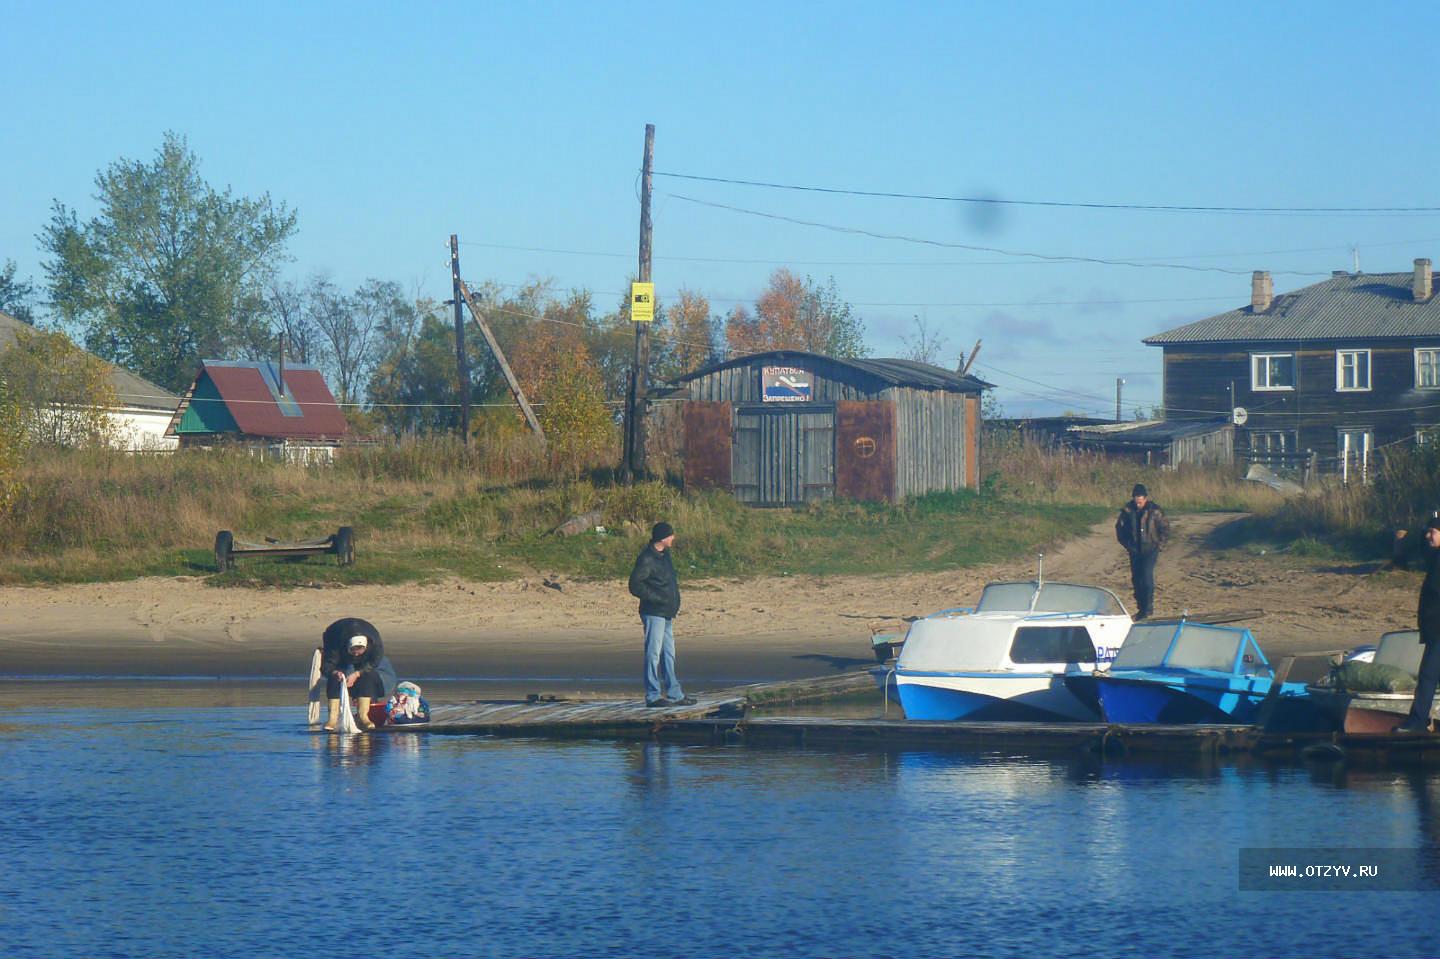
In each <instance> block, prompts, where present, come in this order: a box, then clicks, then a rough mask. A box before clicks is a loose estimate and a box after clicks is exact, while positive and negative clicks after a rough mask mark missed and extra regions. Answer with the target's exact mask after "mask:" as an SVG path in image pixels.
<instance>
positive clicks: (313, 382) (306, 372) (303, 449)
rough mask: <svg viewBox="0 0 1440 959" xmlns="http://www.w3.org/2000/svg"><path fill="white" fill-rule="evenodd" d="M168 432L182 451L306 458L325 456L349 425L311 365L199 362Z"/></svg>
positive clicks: (344, 433) (343, 434) (347, 430)
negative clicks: (236, 450)
mask: <svg viewBox="0 0 1440 959" xmlns="http://www.w3.org/2000/svg"><path fill="white" fill-rule="evenodd" d="M169 431H170V433H172V434H173V435H174V436H176V437H178V438H179V441H180V446H181V447H182V448H185V447H192V446H215V445H223V444H234V445H241V446H248V447H251V448H253V449H257V450H263V451H265V452H266V453H268V454H270V455H273V456H276V457H279V458H284V459H300V460H308V459H314V458H316V457H317V456H319V457H321V458H324V457H325V456H328V455H329V452H330V450H332V449H333V448H334V447H335V446H336V445H338V443H339V442H340V440H341V439H343V438H344V437H345V435H346V434H347V433H348V432H349V424H348V423H347V422H346V420H345V414H344V413H343V412H341V410H340V407H339V405H338V404H337V403H336V402H335V397H334V396H333V395H332V394H331V392H330V387H329V386H328V385H326V383H325V377H324V376H322V375H321V373H320V371H319V370H318V369H316V368H315V367H313V366H304V365H299V364H293V365H292V364H288V363H287V364H285V365H284V366H283V367H281V366H278V365H277V364H275V363H270V362H268V361H265V360H260V361H256V362H229V361H223V360H204V361H202V362H201V364H200V371H199V372H198V373H196V374H195V382H194V383H192V384H191V385H190V388H189V389H188V390H186V392H185V396H184V397H183V398H182V399H181V401H180V406H179V408H178V409H176V411H175V415H174V417H173V418H172V419H171V422H170V430H169Z"/></svg>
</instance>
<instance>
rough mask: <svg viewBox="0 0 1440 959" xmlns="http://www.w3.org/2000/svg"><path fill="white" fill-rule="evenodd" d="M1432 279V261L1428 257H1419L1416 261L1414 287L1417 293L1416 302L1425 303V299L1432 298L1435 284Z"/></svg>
mask: <svg viewBox="0 0 1440 959" xmlns="http://www.w3.org/2000/svg"><path fill="white" fill-rule="evenodd" d="M1430 281H1431V276H1430V261H1429V260H1427V259H1417V260H1416V261H1415V284H1414V286H1413V287H1412V289H1413V291H1414V293H1415V302H1416V303H1423V302H1424V301H1425V300H1428V299H1430V293H1431V292H1432V290H1433V285H1432V284H1431V282H1430Z"/></svg>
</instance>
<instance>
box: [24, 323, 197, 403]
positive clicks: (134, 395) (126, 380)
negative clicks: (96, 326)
mask: <svg viewBox="0 0 1440 959" xmlns="http://www.w3.org/2000/svg"><path fill="white" fill-rule="evenodd" d="M21 330H27V331H36V330H37V328H36V327H33V326H31V325H30V324H28V323H26V322H25V321H24V320H19V319H16V318H15V317H13V316H11V315H10V314H9V313H5V312H0V350H3V349H6V348H8V347H10V346H11V345H13V344H14V343H15V336H16V334H17V333H18V332H20V331H21ZM39 332H44V331H43V330H42V331H39ZM97 359H98V357H97ZM101 362H102V363H105V365H106V366H108V367H109V368H110V385H111V386H113V387H114V388H115V395H116V398H117V399H118V400H119V401H120V405H121V406H122V407H127V408H132V409H143V410H156V411H158V412H165V413H169V412H171V411H173V410H174V409H175V407H176V406H177V405H178V404H179V403H180V397H178V396H176V395H175V394H174V393H171V392H170V391H169V390H167V389H165V388H164V387H160V386H156V385H155V384H154V383H151V382H150V381H149V380H147V379H145V378H143V377H140V376H136V375H135V374H134V373H131V372H130V371H129V370H126V369H121V368H120V367H118V366H116V365H114V364H113V363H108V362H106V361H104V360H101Z"/></svg>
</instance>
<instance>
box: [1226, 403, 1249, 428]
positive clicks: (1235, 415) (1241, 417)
mask: <svg viewBox="0 0 1440 959" xmlns="http://www.w3.org/2000/svg"><path fill="white" fill-rule="evenodd" d="M1249 418H1250V414H1249V413H1247V412H1245V407H1243V406H1237V407H1235V408H1234V409H1233V410H1231V411H1230V422H1232V423H1234V424H1235V425H1236V426H1244V425H1245V421H1246V420H1248V419H1249Z"/></svg>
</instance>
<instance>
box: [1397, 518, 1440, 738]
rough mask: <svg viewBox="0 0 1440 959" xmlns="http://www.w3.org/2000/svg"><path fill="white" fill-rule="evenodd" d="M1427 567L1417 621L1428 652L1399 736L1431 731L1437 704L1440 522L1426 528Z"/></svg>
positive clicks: (1439, 681)
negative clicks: (1432, 710) (1431, 709)
mask: <svg viewBox="0 0 1440 959" xmlns="http://www.w3.org/2000/svg"><path fill="white" fill-rule="evenodd" d="M1424 563H1425V582H1423V583H1421V584H1420V606H1419V610H1418V611H1417V614H1416V620H1417V623H1418V625H1419V627H1420V642H1421V643H1422V644H1423V645H1424V647H1425V652H1423V653H1422V654H1421V655H1420V674H1419V675H1418V676H1417V677H1416V682H1415V699H1414V700H1413V701H1412V702H1411V703H1410V715H1409V716H1407V717H1406V718H1405V721H1404V722H1403V723H1401V724H1400V725H1398V726H1396V727H1395V731H1396V732H1397V733H1423V732H1425V731H1427V730H1428V729H1429V728H1430V707H1431V706H1432V705H1433V704H1434V702H1435V687H1436V686H1437V685H1440V518H1431V519H1430V520H1429V521H1428V522H1426V524H1425V553H1424Z"/></svg>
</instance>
